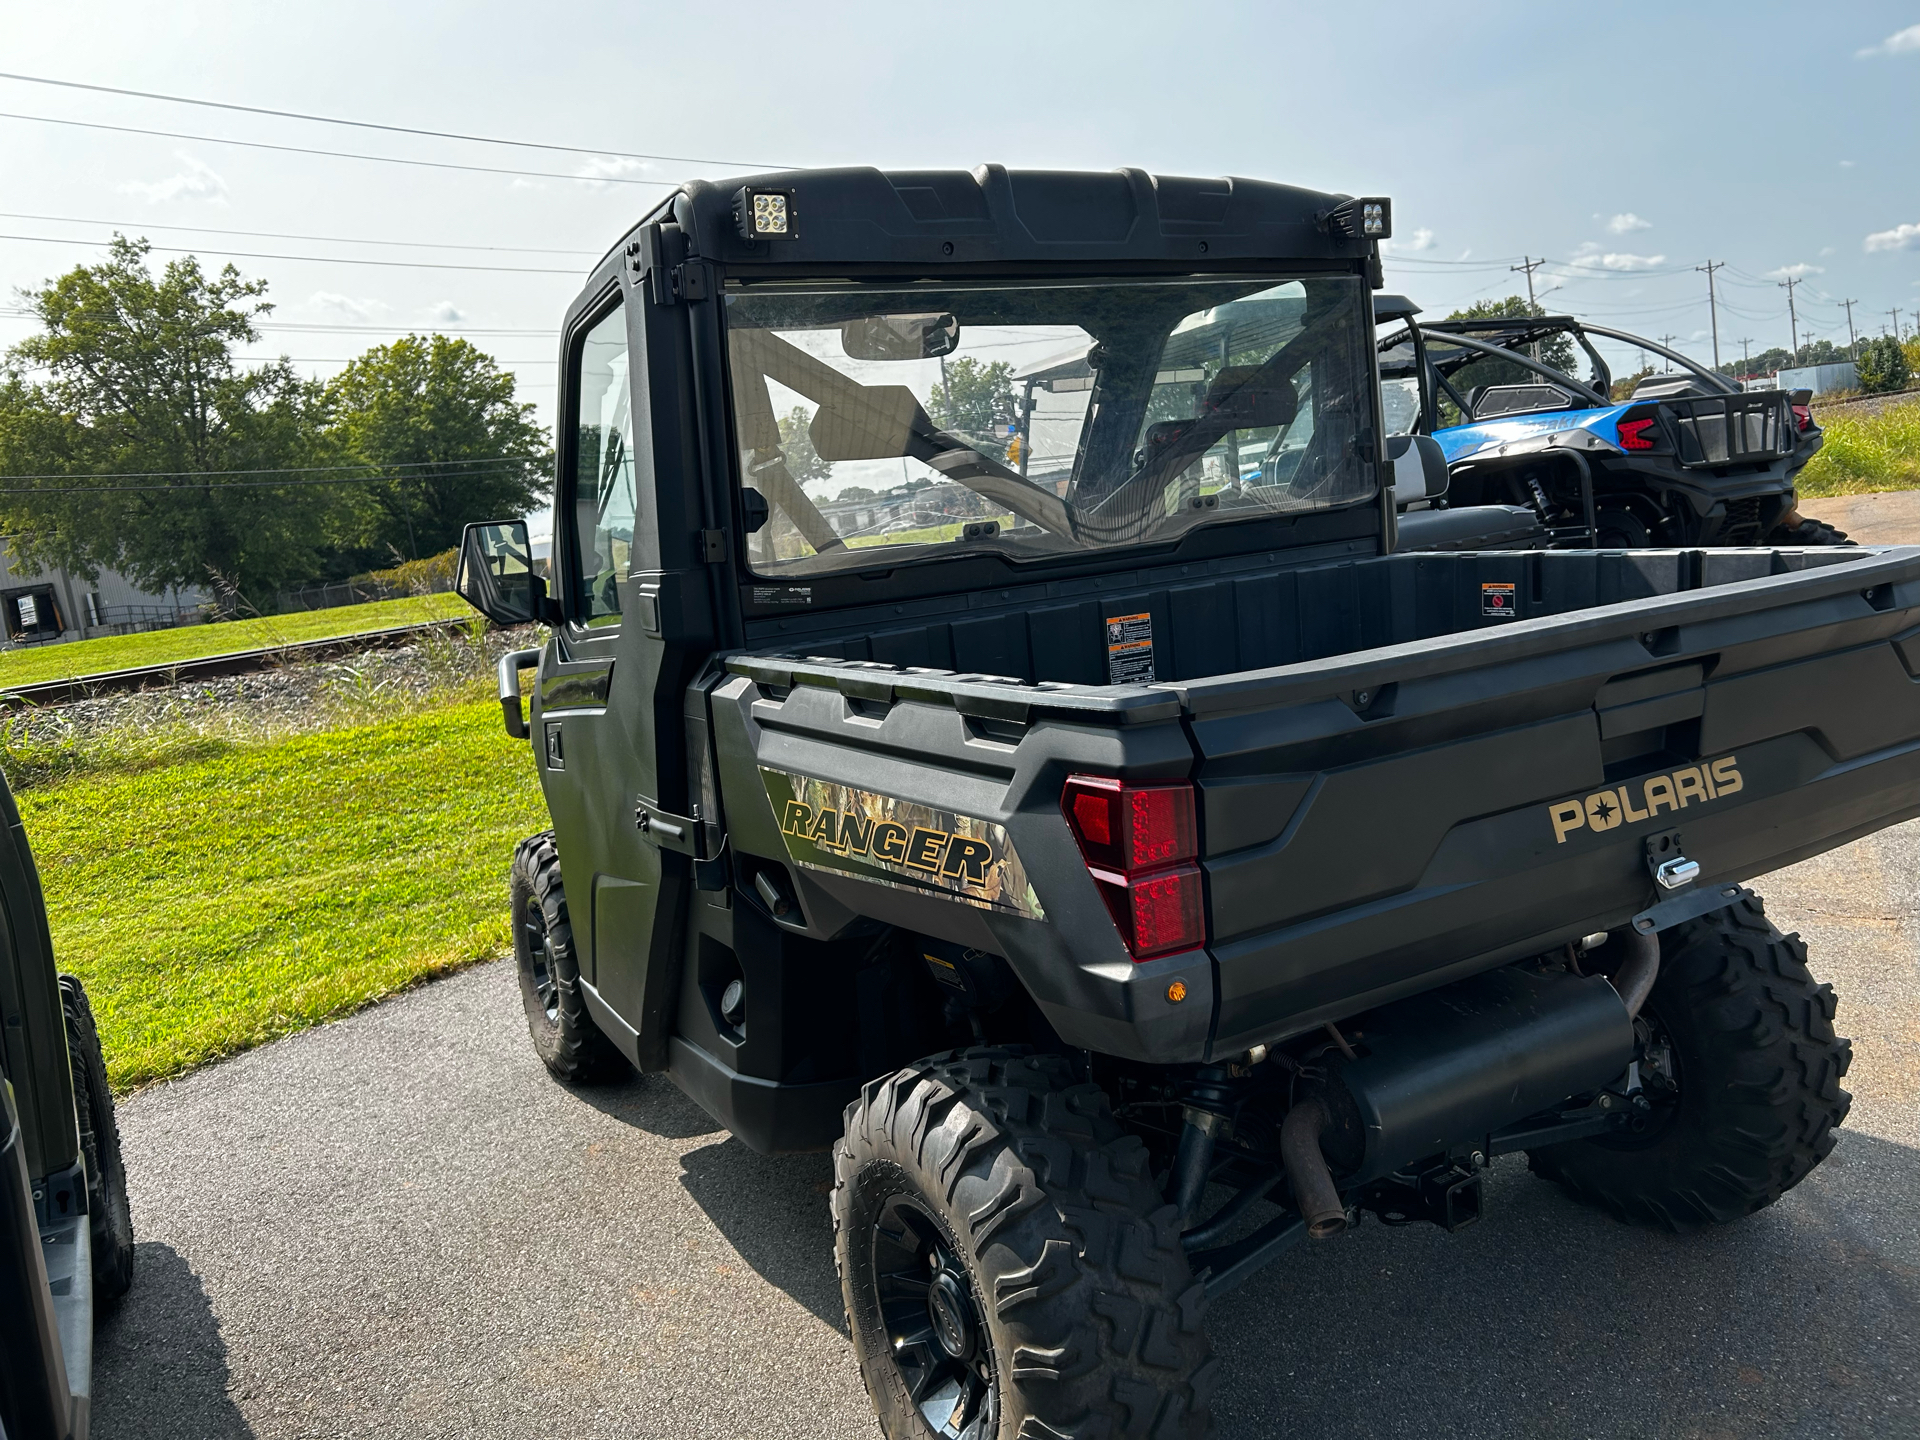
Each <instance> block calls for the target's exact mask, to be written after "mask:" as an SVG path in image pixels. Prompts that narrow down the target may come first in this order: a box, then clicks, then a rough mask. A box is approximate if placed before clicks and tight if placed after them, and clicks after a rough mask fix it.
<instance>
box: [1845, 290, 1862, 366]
mask: <svg viewBox="0 0 1920 1440" xmlns="http://www.w3.org/2000/svg"><path fill="white" fill-rule="evenodd" d="M1840 303H1841V304H1842V305H1844V306H1846V307H1847V354H1849V355H1856V354H1857V352H1858V350H1859V348H1860V337H1859V336H1857V335H1855V334H1854V333H1853V307H1854V306H1856V305H1858V304H1859V303H1860V302H1859V301H1858V300H1842V301H1841V302H1840Z"/></svg>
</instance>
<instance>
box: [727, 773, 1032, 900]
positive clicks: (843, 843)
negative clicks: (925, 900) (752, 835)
mask: <svg viewBox="0 0 1920 1440" xmlns="http://www.w3.org/2000/svg"><path fill="white" fill-rule="evenodd" d="M760 779H761V781H762V783H764V784H765V785H766V787H767V799H769V800H770V801H772V802H773V813H774V816H775V818H776V819H778V820H779V822H780V835H781V838H782V839H784V840H785V841H786V842H787V854H788V855H789V856H791V857H792V859H793V862H794V863H795V864H796V865H804V866H806V867H807V868H808V869H811V870H834V871H837V872H839V873H840V874H842V875H852V876H854V877H856V878H858V879H861V880H871V881H873V882H874V883H875V884H879V885H890V886H892V887H893V888H894V889H896V890H921V891H927V892H930V893H933V894H937V895H942V896H945V897H947V898H949V899H953V900H959V901H961V902H962V903H964V904H967V905H977V906H979V907H980V908H981V909H982V910H1000V911H1004V912H1005V913H1007V914H1009V915H1025V916H1027V917H1028V918H1030V919H1034V920H1044V919H1046V918H1047V917H1046V912H1045V911H1043V910H1042V909H1041V908H1040V897H1039V896H1037V895H1035V894H1034V893H1033V886H1032V885H1030V884H1029V883H1028V882H1027V871H1026V867H1025V866H1024V865H1022V864H1021V863H1020V857H1019V856H1018V855H1017V854H1015V853H1014V849H1013V841H1012V840H1011V839H1009V838H1008V836H1007V832H1006V830H1005V828H1004V827H1002V826H999V825H996V824H994V823H993V822H992V821H991V820H976V819H975V818H974V817H973V816H971V815H955V814H953V813H952V812H951V811H948V810H935V809H934V808H932V807H931V806H928V805H915V804H912V803H910V802H908V801H905V800H896V799H894V798H893V797H892V796H890V795H876V794H874V793H873V792H872V791H870V790H855V789H854V788H853V787H852V786H849V785H838V784H835V783H833V782H832V781H829V780H815V779H814V778H813V777H812V776H809V775H795V774H793V773H792V772H790V771H786V770H774V769H770V768H769V767H767V766H765V765H762V766H761V767H760Z"/></svg>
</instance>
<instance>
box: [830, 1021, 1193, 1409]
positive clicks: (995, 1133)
mask: <svg viewBox="0 0 1920 1440" xmlns="http://www.w3.org/2000/svg"><path fill="white" fill-rule="evenodd" d="M833 1224H834V1259H835V1262H836V1264H837V1265H838V1267H839V1271H840V1285H841V1293H842V1295H843V1297H844V1299H845V1301H846V1307H847V1327H848V1330H849V1332H850V1333H851V1335H852V1337H853V1345H854V1351H855V1354H856V1355H857V1357H858V1359H859V1362H860V1373H861V1377H862V1379H863V1380H865V1382H866V1386H867V1393H868V1395H869V1396H870V1397H871V1398H872V1401H873V1406H874V1410H875V1412H876V1413H877V1414H878V1415H879V1418H880V1429H881V1432H882V1433H883V1434H884V1435H886V1436H887V1437H888V1440H933V1437H941V1440H1001V1437H1009V1440H1012V1437H1018V1440H1065V1437H1068V1436H1095V1435H1098V1436H1103V1437H1106V1440H1134V1437H1139V1440H1146V1437H1153V1440H1199V1437H1203V1436H1207V1435H1210V1434H1211V1433H1212V1429H1213V1426H1212V1419H1211V1414H1210V1410H1209V1405H1210V1400H1211V1395H1212V1389H1213V1384H1214V1378H1215V1368H1216V1362H1215V1361H1214V1360H1213V1358H1212V1350H1211V1347H1210V1345H1209V1343H1208V1340H1207V1335H1206V1330H1205V1327H1204V1325H1203V1323H1202V1316H1203V1313H1204V1311H1205V1308H1206V1298H1205V1295H1206V1292H1205V1290H1204V1288H1203V1287H1202V1286H1201V1285H1200V1284H1199V1282H1197V1281H1195V1280H1194V1278H1193V1275H1192V1273H1191V1271H1190V1270H1189V1269H1188V1267H1187V1258H1186V1255H1185V1253H1184V1252H1183V1251H1182V1250H1181V1248H1180V1225H1179V1220H1178V1217H1177V1215H1176V1213H1175V1211H1174V1208H1173V1207H1172V1206H1171V1205H1168V1204H1166V1203H1165V1202H1164V1201H1163V1200H1162V1199H1161V1197H1160V1195H1159V1193H1158V1192H1157V1191H1156V1190H1155V1188H1154V1185H1153V1177H1152V1175H1151V1173H1150V1167H1149V1165H1148V1159H1147V1151H1146V1147H1145V1146H1144V1145H1142V1144H1141V1142H1140V1140H1139V1139H1138V1137H1135V1136H1131V1135H1127V1134H1124V1133H1123V1132H1122V1130H1121V1128H1120V1124H1119V1122H1118V1121H1116V1120H1115V1119H1114V1118H1113V1112H1112V1111H1111V1110H1110V1109H1109V1108H1108V1105H1107V1097H1106V1096H1105V1095H1104V1094H1103V1093H1102V1092H1101V1090H1100V1089H1099V1087H1097V1086H1095V1085H1091V1084H1084V1083H1078V1082H1076V1081H1075V1079H1074V1076H1073V1071H1072V1067H1071V1066H1070V1065H1069V1064H1068V1062H1067V1060H1066V1059H1065V1058H1064V1057H1061V1056H1058V1055H1031V1054H1027V1053H1025V1052H1023V1051H1021V1050H1016V1049H1007V1048H979V1049H971V1050H963V1051H957V1052H953V1053H949V1054H945V1055H937V1056H934V1057H933V1058H931V1059H928V1060H922V1061H920V1062H919V1063H917V1064H914V1065H910V1066H908V1067H907V1068H906V1069H905V1070H902V1071H900V1072H898V1073H897V1074H895V1075H891V1076H889V1077H887V1078H886V1079H884V1080H876V1081H874V1082H872V1083H871V1084H869V1085H868V1086H867V1087H866V1089H865V1091H864V1093H863V1094H862V1096H861V1098H860V1099H859V1100H857V1101H855V1102H854V1103H853V1104H852V1105H850V1106H848V1107H847V1125H846V1134H845V1137H844V1138H843V1139H842V1140H841V1141H840V1143H839V1144H838V1145H837V1146H835V1147H834V1189H833Z"/></svg>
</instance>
